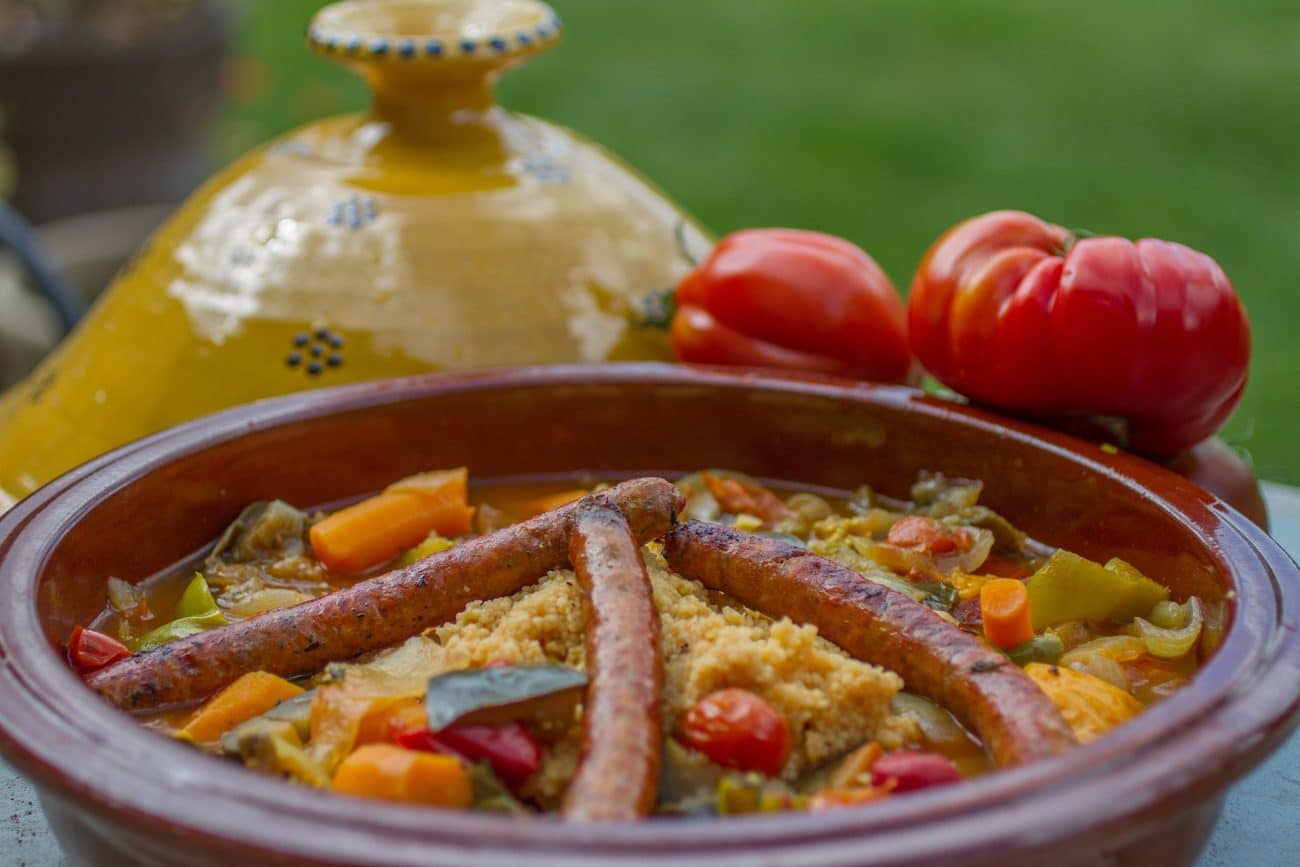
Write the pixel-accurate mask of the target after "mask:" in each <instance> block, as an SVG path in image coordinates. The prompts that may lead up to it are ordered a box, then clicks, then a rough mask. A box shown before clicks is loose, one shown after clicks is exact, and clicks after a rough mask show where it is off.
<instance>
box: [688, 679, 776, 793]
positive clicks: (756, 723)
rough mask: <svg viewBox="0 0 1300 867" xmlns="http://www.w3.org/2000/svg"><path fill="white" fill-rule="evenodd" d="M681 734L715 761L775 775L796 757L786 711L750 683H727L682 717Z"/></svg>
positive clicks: (736, 767) (694, 748)
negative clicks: (746, 685)
mask: <svg viewBox="0 0 1300 867" xmlns="http://www.w3.org/2000/svg"><path fill="white" fill-rule="evenodd" d="M679 739H680V740H681V742H682V743H683V744H685V745H686V746H688V747H690V748H691V749H693V750H698V751H699V752H701V753H704V755H706V756H708V757H709V759H710V760H711V761H713V762H714V763H715V764H719V765H722V766H723V767H724V768H735V769H737V770H741V771H757V772H758V773H760V774H766V775H767V776H769V777H774V776H776V775H777V774H779V773H780V772H781V768H783V767H785V762H786V759H788V758H789V757H790V728H789V726H787V725H786V722H785V717H783V716H781V714H780V712H779V711H778V710H777V709H776V708H774V707H772V705H770V704H769V703H768V702H767V701H765V700H764V699H763V698H762V697H761V696H758V695H755V694H754V693H752V692H750V691H749V690H747V689H721V690H718V691H717V692H714V693H710V694H709V695H706V696H705V697H704V698H702V699H700V700H699V701H698V702H696V703H695V706H694V707H692V708H691V709H690V710H688V711H687V712H686V715H685V716H683V717H682V724H681V732H680V735H679Z"/></svg>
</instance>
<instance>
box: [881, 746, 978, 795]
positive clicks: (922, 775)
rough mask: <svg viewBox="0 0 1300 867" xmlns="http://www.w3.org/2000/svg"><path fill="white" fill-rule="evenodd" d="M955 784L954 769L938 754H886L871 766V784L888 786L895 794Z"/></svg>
mask: <svg viewBox="0 0 1300 867" xmlns="http://www.w3.org/2000/svg"><path fill="white" fill-rule="evenodd" d="M957 782H961V773H960V772H959V771H958V770H957V766H956V765H954V764H953V763H952V762H951V761H950V760H949V759H948V758H947V757H946V756H941V755H939V754H938V753H921V752H912V751H903V752H897V753H887V754H885V755H883V756H881V757H880V758H878V759H876V761H875V764H873V765H872V766H871V785H873V786H876V787H888V786H891V785H892V786H893V789H894V791H895V792H914V791H916V790H917V789H928V788H929V787H931V786H942V785H946V784H948V783H957Z"/></svg>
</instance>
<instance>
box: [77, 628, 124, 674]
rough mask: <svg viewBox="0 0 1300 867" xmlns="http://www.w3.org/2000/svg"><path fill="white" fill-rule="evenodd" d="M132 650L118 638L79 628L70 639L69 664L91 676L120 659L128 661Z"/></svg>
mask: <svg viewBox="0 0 1300 867" xmlns="http://www.w3.org/2000/svg"><path fill="white" fill-rule="evenodd" d="M130 655H131V650H130V648H128V647H127V646H126V645H125V644H123V643H122V642H120V641H118V640H117V639H116V638H113V637H111V636H108V635H105V634H104V633H102V632H96V631H95V630H93V629H86V628H85V627H84V626H78V627H76V628H75V629H73V630H72V636H71V637H70V638H69V639H68V662H70V663H72V666H73V668H75V669H77V671H79V672H81V673H82V674H90V673H91V672H92V671H98V670H99V669H101V668H104V667H105V666H108V665H112V664H113V663H114V662H117V661H118V660H119V659H126V658H127V657H128V656H130Z"/></svg>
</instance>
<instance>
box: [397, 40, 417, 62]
mask: <svg viewBox="0 0 1300 867" xmlns="http://www.w3.org/2000/svg"><path fill="white" fill-rule="evenodd" d="M397 53H398V54H400V55H402V57H405V58H406V59H407V60H410V59H411V58H412V57H414V56H415V43H414V42H412V41H411V40H409V39H403V40H402V41H401V42H400V43H399V44H398V46H397Z"/></svg>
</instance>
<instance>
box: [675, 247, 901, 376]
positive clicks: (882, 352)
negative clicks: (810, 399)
mask: <svg viewBox="0 0 1300 867" xmlns="http://www.w3.org/2000/svg"><path fill="white" fill-rule="evenodd" d="M676 304H677V312H676V314H675V315H674V317H673V321H672V328H671V339H672V345H673V350H674V352H675V353H676V355H677V358H678V359H679V360H681V361H688V362H695V363H699V364H734V365H747V366H753V367H776V368H783V369H787V370H806V371H812V372H816V373H831V374H838V375H841V376H852V377H857V378H861V379H870V380H876V381H879V382H901V381H903V380H904V379H906V378H907V377H908V375H909V374H910V373H911V372H912V369H913V362H912V353H911V350H910V349H908V345H907V313H906V310H905V309H904V307H903V301H902V299H901V298H900V297H899V295H898V290H896V289H895V288H894V284H893V283H891V282H890V280H889V277H888V276H887V275H886V274H885V272H884V271H882V270H881V269H880V266H879V265H877V264H876V262H875V260H874V259H872V258H871V257H870V256H868V255H867V254H866V253H865V252H864V251H863V250H862V249H861V248H859V247H857V246H856V245H854V244H852V243H850V242H848V241H846V240H844V239H843V238H836V237H834V236H833V235H824V234H821V233H820V232H808V231H803V230H800V229H745V230H743V231H740V232H735V233H733V234H731V235H728V236H727V237H726V238H724V239H723V240H722V242H721V243H720V244H718V246H717V247H715V248H714V250H713V252H712V253H711V254H710V255H709V257H708V258H707V259H705V260H704V261H703V262H702V263H700V265H699V267H697V268H696V269H695V270H694V271H692V272H691V273H690V274H688V275H686V277H685V279H683V280H682V282H681V285H680V286H678V287H677V295H676Z"/></svg>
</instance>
